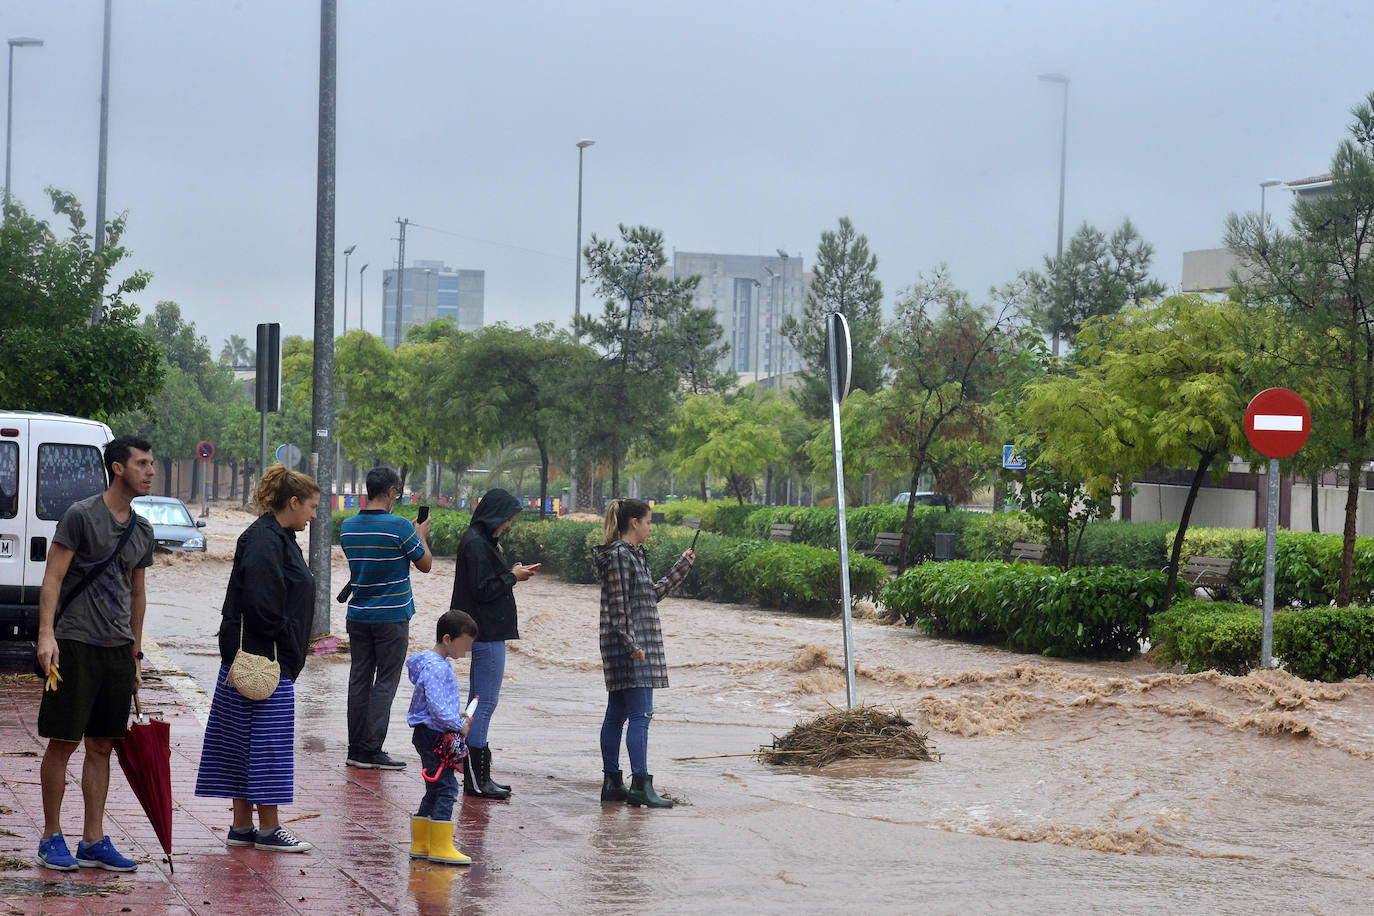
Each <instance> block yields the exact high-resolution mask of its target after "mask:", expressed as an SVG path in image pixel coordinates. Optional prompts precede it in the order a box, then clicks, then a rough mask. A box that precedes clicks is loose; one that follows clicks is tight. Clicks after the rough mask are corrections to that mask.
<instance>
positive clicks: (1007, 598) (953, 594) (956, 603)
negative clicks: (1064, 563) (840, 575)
mask: <svg viewBox="0 0 1374 916" xmlns="http://www.w3.org/2000/svg"><path fill="white" fill-rule="evenodd" d="M1164 583H1165V577H1164V575H1163V574H1162V573H1159V572H1155V571H1150V570H1133V569H1122V568H1119V567H1110V566H1108V567H1098V568H1086V567H1078V568H1075V569H1070V570H1064V571H1061V570H1057V569H1052V568H1046V567H1040V566H1030V565H1027V564H1014V565H1013V564H1009V563H1001V562H996V561H994V562H989V563H980V562H975V561H958V560H956V561H953V562H949V563H925V564H922V565H920V566H915V567H912V568H911V569H909V570H907V571H906V572H905V573H903V574H902V575H901V576H899V577H897V578H896V579H893V580H892V581H891V582H889V583H888V585H887V586H886V587H885V588H884V589H883V591H882V594H881V596H880V600H881V601H882V602H883V604H884V605H886V606H887V607H888V608H889V610H891V611H894V612H896V613H899V614H901V615H902V616H903V617H904V618H905V619H906V621H907V622H908V623H910V624H913V625H915V624H919V625H920V626H921V627H922V628H924V629H925V630H926V631H927V632H931V633H937V634H940V635H945V636H957V637H960V638H964V639H973V640H979V641H996V642H1002V643H1005V644H1006V645H1008V646H1010V647H1011V648H1014V649H1019V650H1022V651H1031V652H1041V653H1043V654H1046V655H1080V656H1089V657H1093V658H1117V657H1122V656H1128V655H1131V654H1133V653H1135V652H1136V651H1138V650H1139V648H1140V641H1141V640H1142V639H1143V638H1144V637H1145V634H1146V631H1147V629H1148V625H1149V617H1150V614H1151V613H1152V612H1154V611H1155V610H1157V609H1158V608H1160V607H1161V606H1162V604H1163V600H1164Z"/></svg>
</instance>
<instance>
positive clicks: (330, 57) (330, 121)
mask: <svg viewBox="0 0 1374 916" xmlns="http://www.w3.org/2000/svg"><path fill="white" fill-rule="evenodd" d="M338 21H339V19H338V5H337V0H320V116H319V138H318V143H317V146H318V165H317V169H316V188H315V353H314V355H315V366H314V379H313V387H314V397H313V405H312V411H311V419H312V423H311V428H312V430H313V432H312V437H311V442H312V448H311V450H310V451H311V456H310V458H311V464H312V465H313V466H314V468H315V482H316V483H318V484H319V485H320V507H319V510H318V511H317V512H316V514H315V518H314V520H313V521H311V523H310V568H311V571H312V572H313V573H314V574H315V616H314V619H313V620H312V621H311V626H310V635H311V637H312V638H314V637H319V636H324V635H325V634H327V633H328V632H329V609H330V598H332V597H333V595H334V590H333V588H332V587H331V585H330V581H329V580H330V557H329V548H330V540H331V530H330V527H331V526H330V518H331V515H332V514H333V509H334V449H333V448H332V446H333V444H334V328H335V324H334V141H335V112H336V111H337V101H338V99H337V95H336V91H335V89H336V73H337V69H338V44H337V42H338Z"/></svg>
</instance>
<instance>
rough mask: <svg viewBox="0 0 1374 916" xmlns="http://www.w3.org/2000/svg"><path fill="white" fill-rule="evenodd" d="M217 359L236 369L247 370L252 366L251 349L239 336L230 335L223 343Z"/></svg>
mask: <svg viewBox="0 0 1374 916" xmlns="http://www.w3.org/2000/svg"><path fill="white" fill-rule="evenodd" d="M219 358H220V362H226V363H228V364H229V365H231V366H233V367H234V368H236V369H239V368H247V367H248V366H251V365H253V348H252V347H250V346H248V341H246V340H244V339H243V338H242V337H240V336H239V335H237V334H230V335H229V339H228V340H226V341H225V342H224V349H223V350H220V351H219Z"/></svg>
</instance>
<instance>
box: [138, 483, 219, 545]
mask: <svg viewBox="0 0 1374 916" xmlns="http://www.w3.org/2000/svg"><path fill="white" fill-rule="evenodd" d="M134 511H135V512H137V513H138V514H139V515H141V516H143V517H144V518H146V519H147V520H148V521H149V522H150V523H151V524H152V526H153V540H154V542H155V543H156V544H157V549H158V550H186V551H192V550H197V551H204V550H205V535H204V534H202V533H201V531H200V529H201V528H204V527H205V522H203V521H201V520H200V519H196V518H192V517H191V510H190V509H187V508H186V504H185V503H184V502H182V501H181V500H179V499H177V498H176V497H174V496H138V497H135V498H134Z"/></svg>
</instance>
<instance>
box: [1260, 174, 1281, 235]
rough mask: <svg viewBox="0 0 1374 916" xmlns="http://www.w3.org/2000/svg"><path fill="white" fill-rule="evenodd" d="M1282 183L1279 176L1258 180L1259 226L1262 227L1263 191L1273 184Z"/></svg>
mask: <svg viewBox="0 0 1374 916" xmlns="http://www.w3.org/2000/svg"><path fill="white" fill-rule="evenodd" d="M1277 184H1283V180H1282V179H1281V178H1266V179H1264V180H1263V181H1261V182H1260V228H1261V229H1263V228H1264V192H1265V191H1266V190H1267V189H1269V188H1272V187H1273V186H1274V185H1277Z"/></svg>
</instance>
